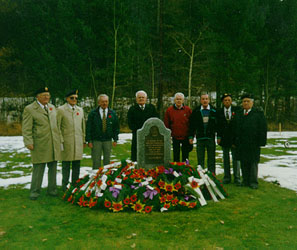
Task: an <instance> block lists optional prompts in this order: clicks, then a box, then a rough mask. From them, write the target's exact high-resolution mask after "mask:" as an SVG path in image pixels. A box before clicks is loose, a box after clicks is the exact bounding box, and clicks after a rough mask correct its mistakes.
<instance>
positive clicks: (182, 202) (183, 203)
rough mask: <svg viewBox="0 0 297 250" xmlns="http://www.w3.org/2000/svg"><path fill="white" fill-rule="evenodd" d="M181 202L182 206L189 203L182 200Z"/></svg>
mask: <svg viewBox="0 0 297 250" xmlns="http://www.w3.org/2000/svg"><path fill="white" fill-rule="evenodd" d="M179 204H181V205H182V206H187V203H186V202H184V201H181V202H180V203H179Z"/></svg>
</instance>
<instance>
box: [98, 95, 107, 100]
mask: <svg viewBox="0 0 297 250" xmlns="http://www.w3.org/2000/svg"><path fill="white" fill-rule="evenodd" d="M101 97H107V100H109V97H108V95H106V94H101V95H99V96H98V98H97V101H99V100H100V98H101Z"/></svg>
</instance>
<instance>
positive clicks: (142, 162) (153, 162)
mask: <svg viewBox="0 0 297 250" xmlns="http://www.w3.org/2000/svg"><path fill="white" fill-rule="evenodd" d="M170 136H171V131H170V129H167V128H166V127H165V125H164V123H163V121H161V120H160V119H158V118H150V119H148V120H146V122H145V123H144V124H143V127H142V128H141V129H138V130H137V164H138V167H140V168H145V169H151V168H154V167H156V166H160V165H163V166H168V165H169V162H170V151H171V141H170Z"/></svg>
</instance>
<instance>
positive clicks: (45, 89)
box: [35, 87, 49, 95]
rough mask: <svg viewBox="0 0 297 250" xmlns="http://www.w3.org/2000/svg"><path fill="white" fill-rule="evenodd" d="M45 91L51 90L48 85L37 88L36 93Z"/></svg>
mask: <svg viewBox="0 0 297 250" xmlns="http://www.w3.org/2000/svg"><path fill="white" fill-rule="evenodd" d="M44 92H49V89H48V87H43V88H40V89H38V90H36V92H35V95H38V94H40V93H44Z"/></svg>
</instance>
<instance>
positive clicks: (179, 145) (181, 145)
mask: <svg viewBox="0 0 297 250" xmlns="http://www.w3.org/2000/svg"><path fill="white" fill-rule="evenodd" d="M172 144H173V161H175V162H180V149H181V151H182V162H185V161H186V160H187V159H189V148H190V143H189V139H184V140H177V139H175V138H172Z"/></svg>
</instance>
